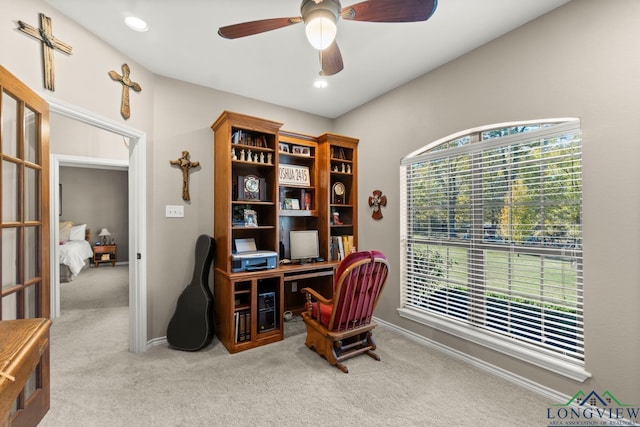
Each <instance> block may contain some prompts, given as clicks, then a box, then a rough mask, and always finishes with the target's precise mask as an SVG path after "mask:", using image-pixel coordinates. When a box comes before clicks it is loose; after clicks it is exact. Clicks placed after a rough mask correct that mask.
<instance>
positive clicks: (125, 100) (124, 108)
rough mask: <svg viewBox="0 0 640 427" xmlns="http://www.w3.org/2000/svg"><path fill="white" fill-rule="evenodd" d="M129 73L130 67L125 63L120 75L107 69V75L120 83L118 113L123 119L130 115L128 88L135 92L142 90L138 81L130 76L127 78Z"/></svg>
mask: <svg viewBox="0 0 640 427" xmlns="http://www.w3.org/2000/svg"><path fill="white" fill-rule="evenodd" d="M130 73H131V69H130V68H129V65H127V64H122V75H119V74H118V73H116V72H115V71H109V77H111V79H112V80H115V81H117V82H120V83H122V101H121V102H120V114H121V115H122V117H123V118H124V119H125V120H127V119H128V118H129V117H131V108H130V107H129V88H131V89H133V90H135V91H136V92H140V91H141V90H142V88H141V87H140V85H139V84H138V83H136V82H132V81H131V78H129V74H130Z"/></svg>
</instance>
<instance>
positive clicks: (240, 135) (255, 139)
mask: <svg viewBox="0 0 640 427" xmlns="http://www.w3.org/2000/svg"><path fill="white" fill-rule="evenodd" d="M231 142H232V143H234V144H240V145H249V146H251V147H260V148H267V137H266V136H264V135H262V134H258V135H256V134H252V133H247V132H245V131H243V130H242V129H238V130H236V131H235V132H233V134H232V135H231Z"/></svg>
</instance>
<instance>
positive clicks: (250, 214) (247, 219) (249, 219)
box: [244, 209, 258, 227]
mask: <svg viewBox="0 0 640 427" xmlns="http://www.w3.org/2000/svg"><path fill="white" fill-rule="evenodd" d="M244 226H245V227H257V226H258V215H257V214H256V211H254V210H253V209H245V210H244Z"/></svg>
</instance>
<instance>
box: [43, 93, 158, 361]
mask: <svg viewBox="0 0 640 427" xmlns="http://www.w3.org/2000/svg"><path fill="white" fill-rule="evenodd" d="M45 99H46V100H47V102H49V104H50V108H51V113H52V114H59V115H61V116H63V117H65V118H70V119H73V120H77V121H79V122H81V123H84V124H87V125H90V126H94V127H96V128H98V129H102V130H106V131H108V132H111V133H113V134H116V135H120V136H121V137H124V138H126V140H127V143H128V150H129V152H128V161H114V160H107V159H100V158H87V157H80V156H72V155H63V154H52V155H51V169H50V170H51V176H50V182H51V192H50V196H51V198H50V217H51V233H50V234H51V247H52V248H57V246H58V243H59V229H58V224H59V218H60V217H59V212H60V188H59V183H60V176H59V173H60V166H61V165H65V164H66V165H70V164H75V165H78V164H84V165H85V166H87V165H89V167H101V168H126V167H128V171H129V178H128V192H129V197H128V198H129V214H128V219H129V242H128V243H129V259H128V261H129V351H131V352H134V353H140V352H144V351H145V350H146V349H147V307H146V226H145V213H146V133H144V132H142V131H139V130H137V129H133V128H130V127H128V126H127V125H125V124H122V123H119V122H115V121H112V120H110V119H107V118H104V117H101V116H99V115H97V114H94V113H92V112H89V111H85V110H83V109H81V108H79V107H76V106H74V105H71V104H67V103H65V102H63V101H60V100H57V99H54V98H51V97H45ZM53 127H54V126H52V129H53ZM51 285H52V286H51V314H52V318H55V317H59V315H60V274H59V264H58V255H57V251H56V250H52V251H51Z"/></svg>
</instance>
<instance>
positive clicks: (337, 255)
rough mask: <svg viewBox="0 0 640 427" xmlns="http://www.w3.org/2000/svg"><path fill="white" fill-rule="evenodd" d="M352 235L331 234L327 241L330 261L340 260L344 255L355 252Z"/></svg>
mask: <svg viewBox="0 0 640 427" xmlns="http://www.w3.org/2000/svg"><path fill="white" fill-rule="evenodd" d="M355 250H356V248H355V246H354V245H353V236H352V235H345V236H331V239H330V241H329V259H330V260H331V261H342V260H343V259H344V257H345V256H347V255H349V254H350V253H351V252H355Z"/></svg>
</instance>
